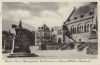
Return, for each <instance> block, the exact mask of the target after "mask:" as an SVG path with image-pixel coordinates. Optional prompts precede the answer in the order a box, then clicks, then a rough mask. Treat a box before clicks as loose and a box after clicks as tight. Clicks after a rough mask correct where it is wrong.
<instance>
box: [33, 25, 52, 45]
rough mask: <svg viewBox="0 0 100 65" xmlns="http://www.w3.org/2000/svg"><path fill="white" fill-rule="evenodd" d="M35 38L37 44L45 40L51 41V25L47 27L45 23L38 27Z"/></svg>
mask: <svg viewBox="0 0 100 65" xmlns="http://www.w3.org/2000/svg"><path fill="white" fill-rule="evenodd" d="M35 38H36V45H38V44H39V45H41V44H44V42H50V41H51V32H50V29H49V27H47V25H46V24H44V25H43V26H41V27H38V30H37V32H36V37H35Z"/></svg>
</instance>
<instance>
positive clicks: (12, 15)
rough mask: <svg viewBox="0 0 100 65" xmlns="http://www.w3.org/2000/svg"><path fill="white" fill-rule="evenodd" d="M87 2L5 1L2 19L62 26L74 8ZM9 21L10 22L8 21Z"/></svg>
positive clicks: (33, 24)
mask: <svg viewBox="0 0 100 65" xmlns="http://www.w3.org/2000/svg"><path fill="white" fill-rule="evenodd" d="M86 4H87V3H86V2H83V3H82V2H81V3H80V2H76V3H75V2H3V3H2V19H3V20H4V21H8V20H9V21H14V22H19V21H20V20H21V21H22V23H26V24H29V25H30V26H33V27H35V28H38V27H40V26H41V25H43V24H44V23H45V24H46V25H47V26H48V27H54V26H62V24H63V22H65V21H66V19H67V18H68V16H69V15H70V13H71V12H72V10H73V9H74V7H75V8H79V7H80V6H83V5H86ZM8 23H9V22H8Z"/></svg>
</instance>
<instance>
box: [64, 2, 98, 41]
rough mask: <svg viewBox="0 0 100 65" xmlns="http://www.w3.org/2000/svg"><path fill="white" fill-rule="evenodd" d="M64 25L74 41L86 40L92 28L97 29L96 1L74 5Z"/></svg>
mask: <svg viewBox="0 0 100 65" xmlns="http://www.w3.org/2000/svg"><path fill="white" fill-rule="evenodd" d="M64 25H66V26H67V27H68V29H69V31H70V32H71V34H72V36H73V38H74V40H75V41H77V42H87V41H88V40H89V37H90V36H91V35H90V33H91V31H92V30H93V28H95V29H96V31H97V25H98V24H97V3H95V2H94V3H89V4H87V5H85V6H81V7H79V8H75V7H74V10H73V11H72V13H71V14H70V16H69V17H68V19H67V20H66V21H65V22H64ZM65 40H66V39H65Z"/></svg>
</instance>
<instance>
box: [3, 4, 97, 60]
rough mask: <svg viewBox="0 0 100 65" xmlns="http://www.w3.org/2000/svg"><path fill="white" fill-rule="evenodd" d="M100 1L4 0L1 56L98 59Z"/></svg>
mask: <svg viewBox="0 0 100 65" xmlns="http://www.w3.org/2000/svg"><path fill="white" fill-rule="evenodd" d="M97 5H98V3H97V2H2V56H3V58H2V59H14V58H15V59H16V58H18V59H25V58H26V59H97V58H98V12H97V11H98V7H97Z"/></svg>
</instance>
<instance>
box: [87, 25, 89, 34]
mask: <svg viewBox="0 0 100 65" xmlns="http://www.w3.org/2000/svg"><path fill="white" fill-rule="evenodd" d="M87 32H89V24H88V25H87Z"/></svg>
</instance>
